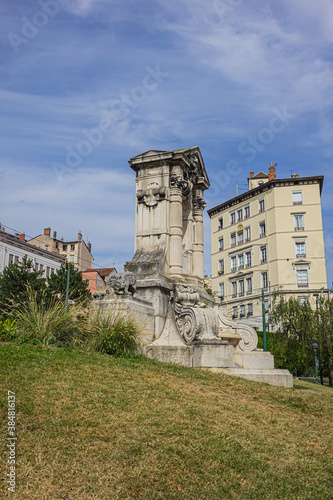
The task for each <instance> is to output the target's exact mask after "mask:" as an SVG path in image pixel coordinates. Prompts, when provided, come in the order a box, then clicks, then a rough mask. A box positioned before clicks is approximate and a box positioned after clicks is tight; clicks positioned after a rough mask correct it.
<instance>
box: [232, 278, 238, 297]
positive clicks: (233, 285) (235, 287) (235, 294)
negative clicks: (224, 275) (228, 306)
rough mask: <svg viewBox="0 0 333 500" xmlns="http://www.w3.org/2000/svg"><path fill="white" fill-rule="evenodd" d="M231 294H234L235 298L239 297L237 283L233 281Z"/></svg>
mask: <svg viewBox="0 0 333 500" xmlns="http://www.w3.org/2000/svg"><path fill="white" fill-rule="evenodd" d="M231 294H232V297H233V298H235V297H237V283H236V281H233V282H232V283H231Z"/></svg>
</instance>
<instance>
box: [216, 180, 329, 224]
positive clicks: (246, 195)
mask: <svg viewBox="0 0 333 500" xmlns="http://www.w3.org/2000/svg"><path fill="white" fill-rule="evenodd" d="M251 178H252V179H253V178H254V177H251ZM307 182H315V183H319V187H320V194H321V192H322V189H323V183H324V176H323V175H314V176H312V177H288V178H287V179H272V180H271V181H268V182H265V183H264V184H261V185H260V186H257V187H255V188H253V189H250V190H248V191H245V193H242V194H240V195H238V196H235V197H234V198H231V199H230V200H227V201H225V202H223V203H221V204H220V205H217V206H216V207H213V208H210V209H209V210H207V213H208V215H209V217H212V215H216V214H217V213H219V212H222V211H223V210H225V209H227V208H230V207H231V206H234V205H237V204H238V203H241V202H242V201H245V200H247V199H249V198H252V197H253V196H256V195H257V194H260V193H262V192H264V191H267V190H268V189H272V188H274V187H278V186H280V185H292V186H297V185H300V184H305V183H307Z"/></svg>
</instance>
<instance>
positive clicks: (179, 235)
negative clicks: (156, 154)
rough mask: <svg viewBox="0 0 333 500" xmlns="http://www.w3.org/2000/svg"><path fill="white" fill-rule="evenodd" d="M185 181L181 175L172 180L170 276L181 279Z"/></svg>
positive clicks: (175, 175) (173, 177)
mask: <svg viewBox="0 0 333 500" xmlns="http://www.w3.org/2000/svg"><path fill="white" fill-rule="evenodd" d="M183 190H184V180H183V177H182V176H181V175H180V174H172V175H171V178H170V276H174V277H180V276H181V275H182V267H183V198H182V192H183Z"/></svg>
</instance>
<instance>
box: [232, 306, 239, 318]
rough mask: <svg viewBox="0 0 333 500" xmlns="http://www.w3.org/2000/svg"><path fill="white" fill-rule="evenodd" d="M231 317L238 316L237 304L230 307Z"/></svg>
mask: <svg viewBox="0 0 333 500" xmlns="http://www.w3.org/2000/svg"><path fill="white" fill-rule="evenodd" d="M232 317H233V319H235V318H238V307H237V306H234V307H233V308H232Z"/></svg>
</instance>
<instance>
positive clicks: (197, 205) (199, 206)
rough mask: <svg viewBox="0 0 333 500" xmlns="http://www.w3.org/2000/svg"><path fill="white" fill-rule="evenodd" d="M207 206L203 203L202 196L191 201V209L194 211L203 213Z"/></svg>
mask: <svg viewBox="0 0 333 500" xmlns="http://www.w3.org/2000/svg"><path fill="white" fill-rule="evenodd" d="M206 206H207V203H206V202H205V200H204V198H203V196H196V197H195V198H194V199H193V208H194V210H200V211H203V210H204V209H205V208H206Z"/></svg>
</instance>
